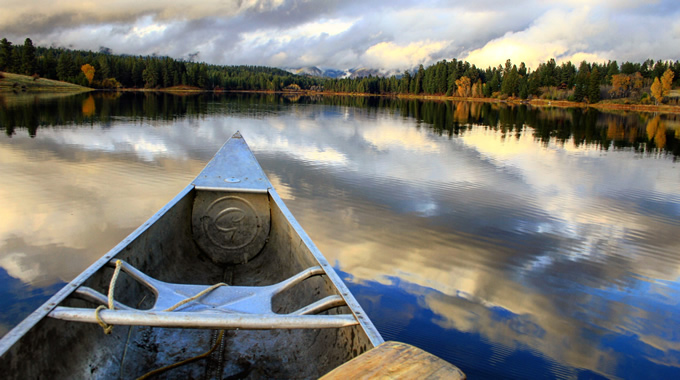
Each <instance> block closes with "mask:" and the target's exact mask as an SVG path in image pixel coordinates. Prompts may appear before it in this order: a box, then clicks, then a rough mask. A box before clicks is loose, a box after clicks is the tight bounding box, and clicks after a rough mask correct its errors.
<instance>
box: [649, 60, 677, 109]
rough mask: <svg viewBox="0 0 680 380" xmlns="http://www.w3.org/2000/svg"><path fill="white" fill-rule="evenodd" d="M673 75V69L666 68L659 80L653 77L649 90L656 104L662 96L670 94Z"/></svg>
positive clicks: (660, 100) (661, 99)
mask: <svg viewBox="0 0 680 380" xmlns="http://www.w3.org/2000/svg"><path fill="white" fill-rule="evenodd" d="M674 76H675V74H674V73H673V70H671V69H667V70H666V71H665V72H664V73H663V75H662V76H661V80H659V77H656V78H654V83H652V88H651V91H652V96H653V97H654V99H656V104H659V103H661V102H662V101H663V98H665V97H666V96H668V94H670V92H671V86H672V84H673V77H674Z"/></svg>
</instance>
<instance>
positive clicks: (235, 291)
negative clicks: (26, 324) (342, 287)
mask: <svg viewBox="0 0 680 380" xmlns="http://www.w3.org/2000/svg"><path fill="white" fill-rule="evenodd" d="M109 265H116V264H115V263H114V262H113V261H111V262H109ZM118 265H120V270H122V271H124V272H125V273H127V274H128V275H129V276H130V277H132V278H133V279H135V280H136V281H138V282H139V283H141V284H143V285H144V286H146V287H147V288H149V290H151V291H152V292H153V293H154V294H155V296H156V301H155V303H154V305H153V307H151V308H150V309H145V310H139V309H135V308H132V307H129V306H126V305H123V304H122V303H120V302H117V301H114V300H113V299H112V298H113V297H112V294H110V297H111V300H109V298H107V297H106V296H104V295H103V294H101V293H99V292H97V291H96V290H94V289H92V288H89V287H85V286H81V287H79V288H78V289H76V291H75V293H76V294H77V295H79V296H80V297H82V298H85V299H88V300H91V301H94V302H96V303H100V304H102V305H106V304H107V303H110V304H112V305H113V308H111V306H109V309H103V310H101V311H100V312H99V313H98V314H99V318H100V319H101V321H103V322H104V323H105V324H108V325H135V326H158V327H182V328H210V329H214V328H219V329H297V328H338V327H345V326H352V325H356V324H358V322H357V320H356V318H355V317H354V315H353V314H336V315H315V314H318V313H321V312H323V311H326V310H328V309H331V308H334V307H338V306H344V305H346V303H345V301H344V299H343V298H342V297H340V296H338V295H331V296H328V297H325V298H323V299H320V300H318V301H316V302H313V303H311V304H310V305H307V306H305V307H303V308H301V309H299V310H296V311H294V312H292V313H289V314H278V313H275V312H274V311H273V310H272V298H273V297H274V296H275V295H276V294H278V293H281V292H283V291H285V290H286V289H290V288H291V287H293V286H295V285H296V284H299V283H300V282H302V281H304V280H306V279H308V278H310V277H313V276H319V275H323V274H325V272H324V271H323V269H322V268H321V267H319V266H315V267H311V268H307V269H305V270H303V271H302V272H300V273H298V274H296V275H294V276H292V277H290V278H288V279H286V280H284V281H281V282H279V283H277V284H273V285H268V286H228V285H226V284H218V285H213V286H208V285H189V284H174V283H169V282H164V281H159V280H156V279H154V278H152V277H150V276H148V275H146V274H144V273H143V272H141V271H140V270H138V269H137V268H135V267H133V266H132V265H130V264H128V263H126V262H124V261H119V264H118ZM114 284H115V275H114V279H113V280H112V283H111V286H110V287H113V286H115V285H114ZM220 285H223V286H220ZM109 301H111V302H109ZM96 314H97V313H96V312H95V309H91V308H74V307H65V306H58V307H56V308H55V309H54V310H52V312H50V314H49V316H50V317H52V318H56V319H63V320H69V321H81V322H89V323H99V321H98V320H97V315H96Z"/></svg>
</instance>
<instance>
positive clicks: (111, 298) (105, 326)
mask: <svg viewBox="0 0 680 380" xmlns="http://www.w3.org/2000/svg"><path fill="white" fill-rule="evenodd" d="M122 266H123V263H122V261H121V260H116V269H115V270H114V271H113V276H111V282H110V283H109V293H108V304H109V305H108V310H115V309H116V307H115V305H114V294H115V291H116V281H117V280H118V275H119V274H120V269H121V267H122ZM220 286H229V285H228V284H226V283H224V282H220V283H218V284H215V285H212V286H210V287H208V288H206V289H203V290H202V291H200V292H199V293H198V294H196V295H194V296H192V297H189V298H186V299H183V300H182V301H179V302H177V303H176V304H175V305H173V306H171V307H169V308H167V309H165V310H163V311H173V310H175V309H177V308H179V307H181V306H183V305H186V304H187V303H189V302H191V301H194V300H197V299H199V298H201V297H203V296H204V295H206V294H208V293H210V292H212V291H213V290H215V289H217V288H219V287H220ZM102 309H107V307H106V306H104V305H99V307H97V308H96V309H95V311H94V316H95V318H97V323H99V326H101V327H102V329H104V334H107V335H108V334H111V331H113V325H109V324H108V323H106V322H104V320H102V318H101V317H100V316H99V312H100V311H101V310H102ZM223 337H224V330H220V333H219V336H218V337H217V341H215V344H214V345H213V346H212V347H211V348H210V350H208V351H206V352H204V353H202V354H200V355H197V356H194V357H192V358H188V359H185V360H182V361H181V362H177V363H173V364H170V365H166V366H164V367H161V368H158V369H155V370H153V371H151V372H148V373H146V374H145V375H142V376H141V377H139V378H138V379H137V380H144V379H147V378H149V377H151V376H155V375H157V374H159V373H163V372H165V371H167V370H170V369H173V368H177V367H180V366H183V365H185V364H188V363H191V362H193V361H196V360H200V359H203V358H205V357H208V356H209V355H210V354H212V353H213V352H214V351H215V350H216V349H217V347H219V345H220V343H222V338H223Z"/></svg>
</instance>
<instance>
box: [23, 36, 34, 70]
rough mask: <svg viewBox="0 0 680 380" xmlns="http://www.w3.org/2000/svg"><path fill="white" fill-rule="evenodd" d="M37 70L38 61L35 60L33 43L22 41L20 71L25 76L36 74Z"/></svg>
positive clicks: (29, 40)
mask: <svg viewBox="0 0 680 380" xmlns="http://www.w3.org/2000/svg"><path fill="white" fill-rule="evenodd" d="M37 68H38V61H37V59H36V58H35V47H34V46H33V41H31V39H30V38H27V39H26V40H25V41H24V47H23V48H22V49H21V71H22V72H23V73H24V74H26V75H32V74H35V73H36V69H37Z"/></svg>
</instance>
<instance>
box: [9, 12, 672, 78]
mask: <svg viewBox="0 0 680 380" xmlns="http://www.w3.org/2000/svg"><path fill="white" fill-rule="evenodd" d="M2 3H3V12H2V13H1V14H0V37H7V38H9V39H10V40H12V41H14V42H15V43H21V41H23V39H24V38H26V37H31V38H32V39H33V41H34V43H37V44H40V45H46V46H49V45H56V46H65V47H72V48H76V49H87V50H95V51H96V50H98V48H99V47H100V46H107V47H110V48H111V49H112V50H113V52H114V53H122V54H141V55H147V54H159V55H169V56H172V57H176V58H184V59H189V55H190V54H193V53H195V52H199V55H198V57H197V59H199V60H202V61H206V62H210V63H216V64H253V65H270V66H278V67H299V66H321V67H334V68H340V69H347V68H353V67H372V68H384V69H392V70H404V69H412V68H414V67H416V66H417V65H418V64H421V63H422V64H424V65H428V64H431V63H433V62H435V61H438V60H441V59H452V58H463V59H468V60H470V61H471V62H472V63H475V64H477V65H478V66H481V67H486V66H490V65H493V66H495V65H498V64H501V63H503V62H505V60H506V59H508V58H510V59H512V60H513V61H515V62H520V61H524V62H526V63H527V64H528V65H529V66H530V67H535V66H536V65H537V64H538V63H540V62H543V61H545V60H547V59H549V58H552V57H554V58H557V59H558V60H573V61H578V60H582V59H588V60H591V61H592V60H607V59H617V60H632V61H641V60H644V59H647V58H650V57H651V58H655V59H680V52H678V51H677V49H674V47H675V46H677V45H678V42H680V41H679V40H680V33H678V30H680V21H676V20H680V18H678V15H680V6H679V5H678V4H677V1H675V0H647V1H633V0H592V1H591V0H588V1H586V0H550V1H539V0H518V1H514V2H507V1H502V0H479V1H475V2H468V1H452V2H441V1H436V0H428V1H415V0H395V1H390V2H380V3H377V4H376V3H368V2H365V1H358V0H345V1H340V0H328V1H306V0H228V1H218V0H205V1H202V2H198V3H196V2H190V1H188V0H182V1H177V2H172V3H171V4H167V3H166V2H163V1H160V0H149V1H144V2H141V1H132V0H116V1H111V2H98V3H97V2H79V3H74V2H70V1H65V0H51V1H46V0H33V1H18V0H2Z"/></svg>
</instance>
